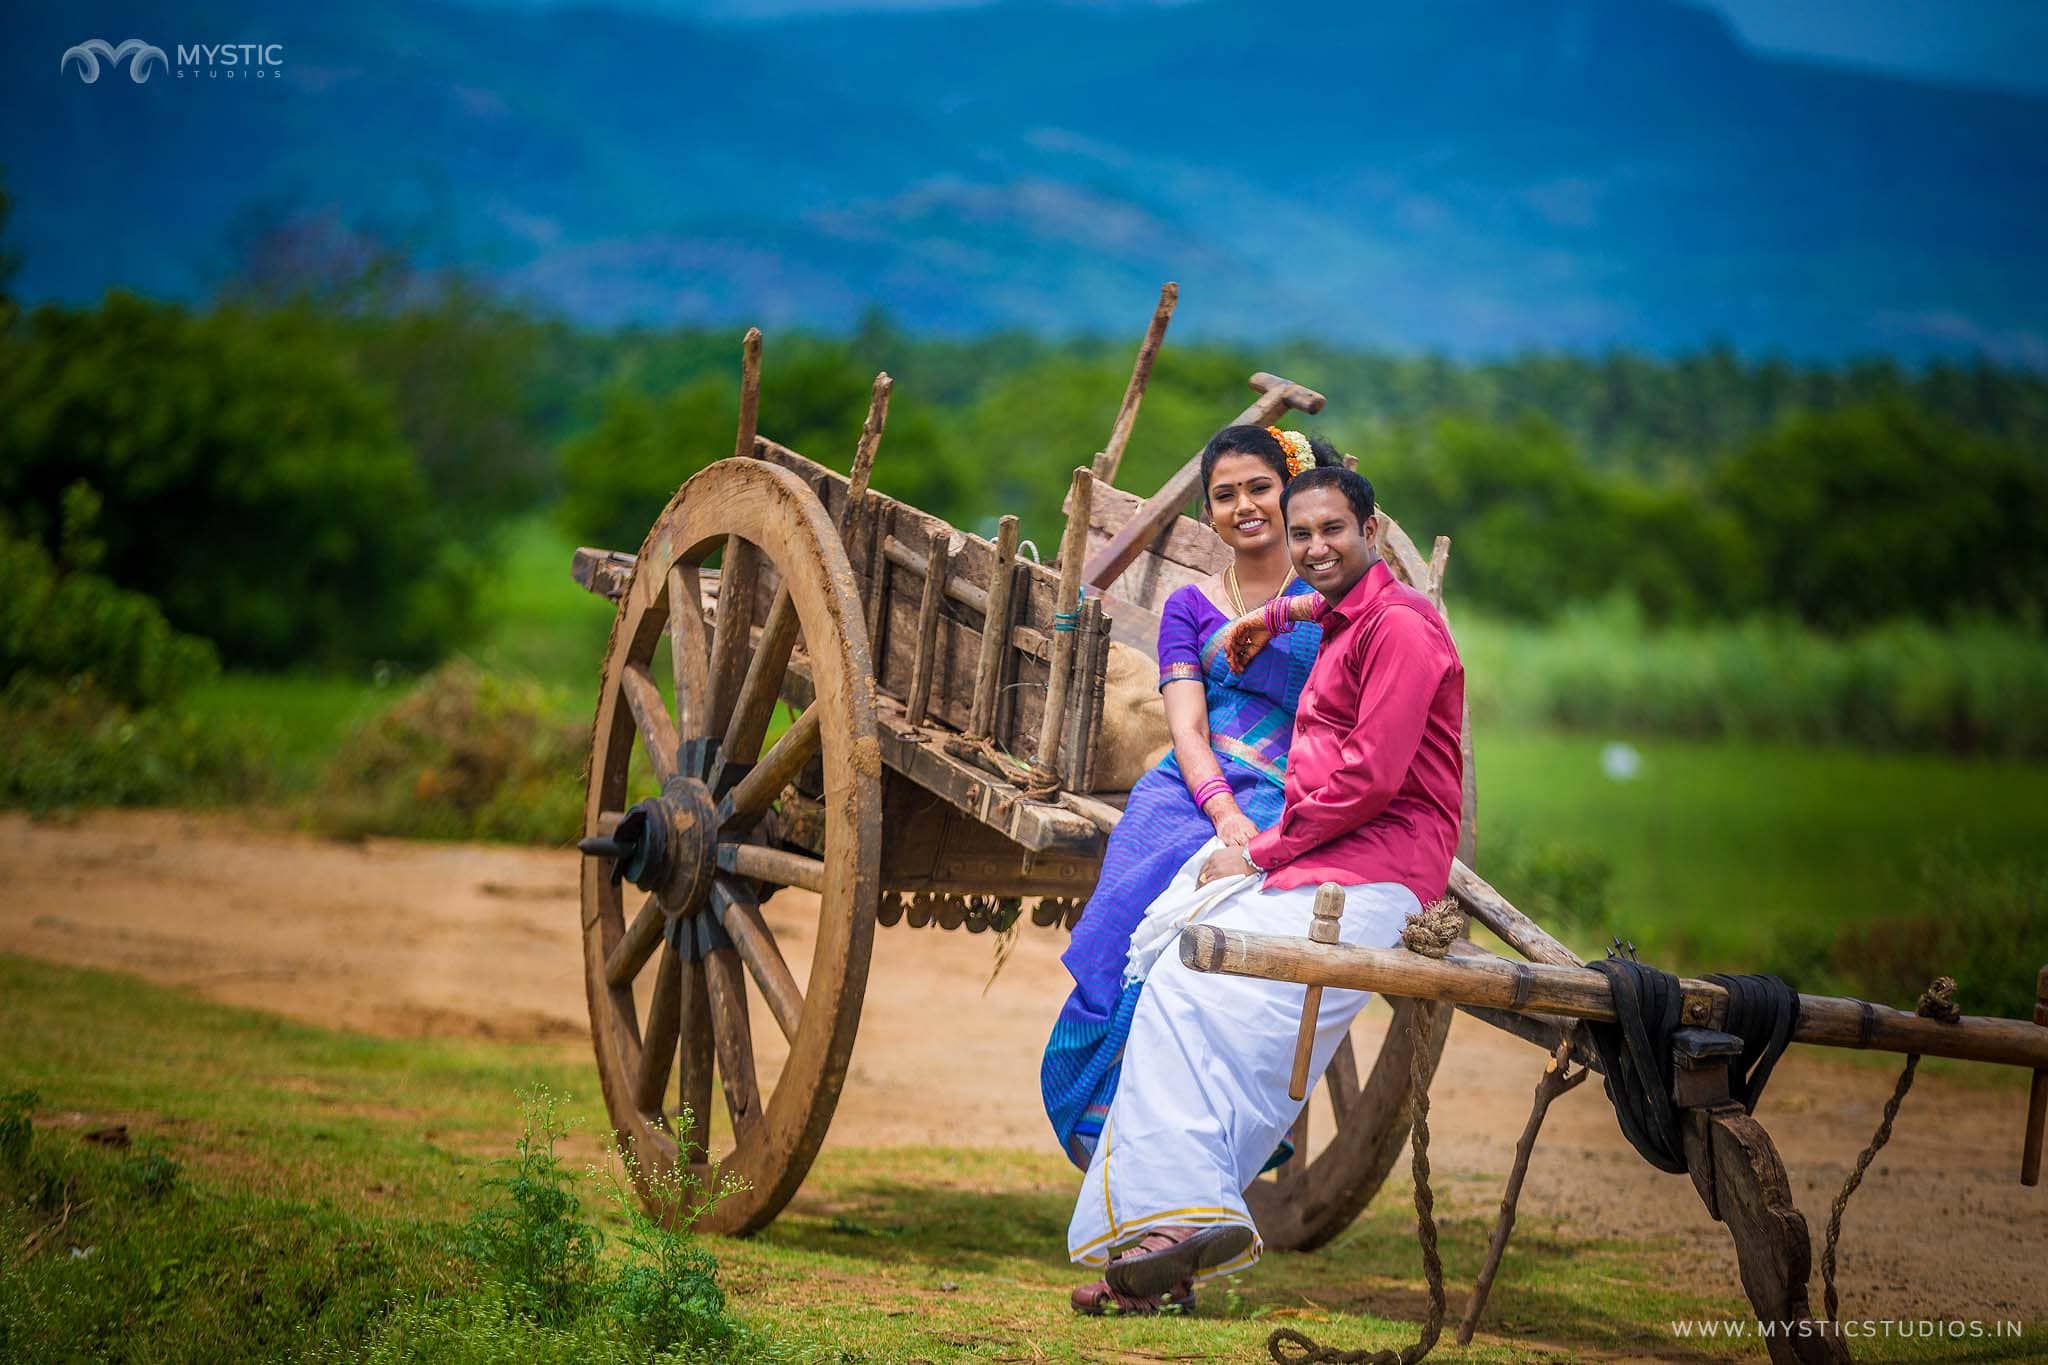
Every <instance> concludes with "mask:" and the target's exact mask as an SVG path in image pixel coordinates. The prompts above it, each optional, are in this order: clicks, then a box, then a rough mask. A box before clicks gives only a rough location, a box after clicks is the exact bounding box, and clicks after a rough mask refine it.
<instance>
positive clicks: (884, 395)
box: [839, 370, 896, 554]
mask: <svg viewBox="0 0 2048 1365" xmlns="http://www.w3.org/2000/svg"><path fill="white" fill-rule="evenodd" d="M895 388H896V381H895V380H893V379H891V378H890V377H889V372H888V371H887V370H884V371H882V372H881V373H880V374H878V375H876V376H875V387H874V391H873V392H872V393H870V394H869V395H868V420H867V421H866V422H865V423H863V424H862V426H861V429H860V444H859V445H857V446H855V447H854V450H853V471H852V473H850V474H848V475H847V479H846V507H845V509H844V511H843V512H842V513H841V515H840V518H839V531H840V538H841V540H843V541H844V542H845V544H846V549H847V553H848V554H851V553H853V550H854V546H855V545H856V544H857V543H858V542H859V540H860V533H861V531H862V530H863V529H864V528H865V526H866V525H867V501H868V480H869V478H870V477H872V476H873V474H874V472H875V452H876V451H877V450H879V449H880V448H881V445H882V428H883V427H885V426H887V425H888V424H889V395H890V393H891V392H892V391H894V389H895Z"/></svg>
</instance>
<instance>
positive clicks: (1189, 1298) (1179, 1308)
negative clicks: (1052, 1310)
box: [1070, 1280, 1195, 1318]
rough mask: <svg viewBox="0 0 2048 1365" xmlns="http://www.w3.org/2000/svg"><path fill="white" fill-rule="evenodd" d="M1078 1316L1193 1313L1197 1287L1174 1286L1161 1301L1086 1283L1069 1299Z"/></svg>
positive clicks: (1103, 1284)
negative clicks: (1134, 1296) (1135, 1296)
mask: <svg viewBox="0 0 2048 1365" xmlns="http://www.w3.org/2000/svg"><path fill="white" fill-rule="evenodd" d="M1070 1302H1072V1304H1073V1305H1074V1311H1075V1312H1076V1313H1086V1314H1087V1315H1088V1316H1089V1317H1092V1318H1099V1317H1109V1316H1117V1317H1134V1318H1142V1317H1151V1316H1152V1315H1154V1314H1155V1313H1192V1312H1194V1311H1195V1290H1194V1286H1193V1285H1190V1284H1187V1283H1185V1282H1183V1283H1181V1284H1177V1285H1174V1286H1172V1288H1171V1289H1170V1290H1169V1291H1168V1292H1167V1294H1166V1295H1165V1296H1164V1297H1163V1298H1162V1297H1158V1296H1152V1297H1147V1298H1132V1297H1131V1296H1130V1295H1128V1294H1119V1293H1117V1292H1116V1291H1115V1290H1114V1289H1111V1288H1110V1287H1109V1282H1108V1281H1106V1280H1097V1281H1096V1282H1095V1283H1094V1284H1084V1285H1082V1286H1081V1287H1080V1288H1079V1289H1076V1290H1075V1291H1074V1292H1073V1294H1072V1295H1071V1296H1070Z"/></svg>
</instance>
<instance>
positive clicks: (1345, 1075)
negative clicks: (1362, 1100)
mask: <svg viewBox="0 0 2048 1365" xmlns="http://www.w3.org/2000/svg"><path fill="white" fill-rule="evenodd" d="M1323 1089H1325V1090H1327V1091H1329V1092H1330V1109H1331V1112H1333V1113H1335V1114H1336V1116H1337V1126H1338V1127H1340V1128H1341V1127H1343V1126H1344V1119H1345V1116H1346V1115H1348V1114H1349V1113H1350V1112H1351V1110H1352V1107H1353V1106H1354V1105H1356V1104H1357V1103H1358V1054H1357V1053H1356V1052H1354V1051H1353V1050H1352V1048H1351V1036H1350V1035H1349V1034H1346V1035H1345V1036H1344V1038H1343V1039H1342V1041H1340V1042H1339V1043H1338V1044H1337V1051H1336V1054H1335V1055H1334V1056H1332V1057H1331V1058H1330V1069H1329V1070H1328V1071H1325V1072H1324V1073H1323Z"/></svg>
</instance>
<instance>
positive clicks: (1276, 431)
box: [1266, 427, 1316, 479]
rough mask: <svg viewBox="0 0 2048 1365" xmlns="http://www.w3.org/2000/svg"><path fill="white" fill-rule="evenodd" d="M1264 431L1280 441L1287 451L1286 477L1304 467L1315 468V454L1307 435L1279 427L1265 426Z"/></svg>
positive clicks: (1293, 474) (1290, 476)
mask: <svg viewBox="0 0 2048 1365" xmlns="http://www.w3.org/2000/svg"><path fill="white" fill-rule="evenodd" d="M1266 431H1267V433H1268V434H1270V435H1271V436H1272V438H1273V439H1274V440H1276V441H1278V442H1279V443H1280V448H1281V449H1282V450H1284V451H1286V452H1287V477H1288V478H1290V479H1291V478H1293V477H1294V476H1295V475H1297V474H1299V473H1301V471H1303V470H1304V469H1313V468H1315V463H1316V454H1315V450H1314V448H1312V447H1311V446H1310V445H1309V443H1308V437H1306V436H1304V435H1302V434H1301V433H1300V432H1298V431H1283V430H1281V429H1280V428H1279V427H1267V428H1266Z"/></svg>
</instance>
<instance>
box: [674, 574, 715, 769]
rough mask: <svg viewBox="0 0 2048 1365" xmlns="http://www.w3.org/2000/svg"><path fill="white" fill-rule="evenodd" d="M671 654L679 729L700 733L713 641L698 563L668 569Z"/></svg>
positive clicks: (707, 704) (708, 701)
mask: <svg viewBox="0 0 2048 1365" xmlns="http://www.w3.org/2000/svg"><path fill="white" fill-rule="evenodd" d="M668 657H669V664H670V668H671V671H673V672H674V674H675V679H676V730H677V732H678V733H679V734H685V735H701V734H703V733H704V728H705V727H704V716H705V713H706V711H707V710H708V709H709V707H710V704H711V686H710V682H709V678H710V673H709V671H708V670H709V669H710V666H711V641H710V639H709V637H708V636H707V635H706V634H705V631H704V587H703V582H702V580H701V579H699V577H698V575H697V566H696V565H695V564H684V563H678V564H676V565H675V566H674V567H673V568H671V569H670V570H669V571H668Z"/></svg>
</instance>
